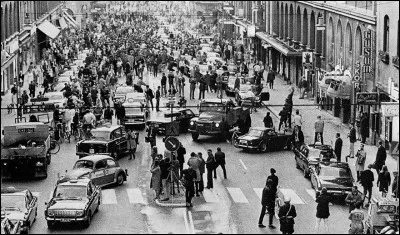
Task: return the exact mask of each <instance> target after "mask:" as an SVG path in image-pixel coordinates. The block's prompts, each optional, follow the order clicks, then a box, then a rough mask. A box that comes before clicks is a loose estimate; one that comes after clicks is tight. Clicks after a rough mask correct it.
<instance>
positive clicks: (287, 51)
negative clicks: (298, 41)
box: [256, 32, 302, 57]
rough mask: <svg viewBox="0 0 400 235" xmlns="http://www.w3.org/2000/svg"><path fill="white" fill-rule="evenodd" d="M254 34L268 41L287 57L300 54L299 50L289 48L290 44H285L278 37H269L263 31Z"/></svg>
mask: <svg viewBox="0 0 400 235" xmlns="http://www.w3.org/2000/svg"><path fill="white" fill-rule="evenodd" d="M256 36H257V37H258V38H260V39H261V40H264V41H265V42H267V43H269V44H270V45H271V46H272V47H273V48H275V49H276V50H278V51H279V52H281V53H282V54H284V55H285V56H287V57H290V56H302V52H301V51H296V50H295V49H293V48H291V47H290V46H288V45H286V44H285V43H283V42H281V41H279V40H278V39H276V38H274V37H271V36H269V35H267V34H266V33H263V32H257V33H256Z"/></svg>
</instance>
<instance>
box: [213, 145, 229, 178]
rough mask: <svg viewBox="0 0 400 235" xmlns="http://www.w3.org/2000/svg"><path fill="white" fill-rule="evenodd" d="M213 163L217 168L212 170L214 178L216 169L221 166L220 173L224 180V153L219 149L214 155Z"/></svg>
mask: <svg viewBox="0 0 400 235" xmlns="http://www.w3.org/2000/svg"><path fill="white" fill-rule="evenodd" d="M215 161H216V162H217V166H216V167H215V169H214V178H215V179H216V178H217V168H218V167H219V166H221V168H222V171H223V172H224V178H225V179H226V169H225V163H226V162H225V153H224V152H222V151H221V148H220V147H218V148H217V152H216V153H215Z"/></svg>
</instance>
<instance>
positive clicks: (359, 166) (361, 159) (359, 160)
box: [355, 144, 367, 182]
mask: <svg viewBox="0 0 400 235" xmlns="http://www.w3.org/2000/svg"><path fill="white" fill-rule="evenodd" d="M366 158H367V153H366V152H365V150H364V144H361V145H360V149H359V150H358V151H357V154H356V163H355V165H356V171H357V182H358V181H360V176H361V172H362V171H364V169H365V159H366Z"/></svg>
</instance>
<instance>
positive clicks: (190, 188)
mask: <svg viewBox="0 0 400 235" xmlns="http://www.w3.org/2000/svg"><path fill="white" fill-rule="evenodd" d="M196 177H197V175H196V171H195V170H193V168H192V167H191V166H189V168H188V169H185V170H183V171H182V174H181V178H184V179H185V181H186V185H185V189H186V190H185V196H186V207H193V204H192V198H193V197H194V191H195V189H194V179H195V178H196Z"/></svg>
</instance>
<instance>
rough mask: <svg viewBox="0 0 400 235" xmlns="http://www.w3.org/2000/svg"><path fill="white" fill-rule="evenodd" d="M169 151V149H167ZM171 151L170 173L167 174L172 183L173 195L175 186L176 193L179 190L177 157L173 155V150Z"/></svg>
mask: <svg viewBox="0 0 400 235" xmlns="http://www.w3.org/2000/svg"><path fill="white" fill-rule="evenodd" d="M165 151H167V150H165ZM168 152H170V151H168ZM170 153H171V159H172V161H171V174H170V175H169V176H170V177H169V179H168V180H170V182H171V183H172V195H175V186H176V188H177V190H178V193H180V190H179V179H180V177H179V161H178V160H177V157H176V155H175V152H170Z"/></svg>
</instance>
